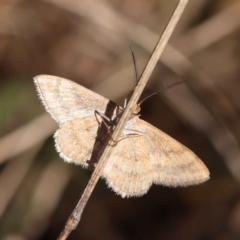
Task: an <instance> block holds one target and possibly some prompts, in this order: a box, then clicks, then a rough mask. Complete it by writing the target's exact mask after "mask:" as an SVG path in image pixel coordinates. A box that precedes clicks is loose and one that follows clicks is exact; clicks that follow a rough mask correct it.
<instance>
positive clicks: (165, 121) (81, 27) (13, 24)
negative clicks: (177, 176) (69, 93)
mask: <svg viewBox="0 0 240 240" xmlns="http://www.w3.org/2000/svg"><path fill="white" fill-rule="evenodd" d="M177 2H178V1H169V0H138V1H136V0H128V1H120V0H113V1H110V0H108V1H107V0H78V1H77V0H42V1H41V0H38V1H30V0H2V1H0V133H1V137H0V162H1V166H0V239H4V240H23V239H56V238H57V236H58V235H59V233H60V231H61V230H62V228H63V226H64V224H65V222H66V220H67V218H68V216H69V214H70V213H71V211H72V210H73V208H74V207H75V205H76V203H77V201H78V198H79V197H80V195H81V193H82V191H83V189H84V187H85V186H86V184H87V182H88V179H89V177H90V174H91V172H90V171H87V170H83V169H81V167H77V166H74V165H70V164H66V163H64V162H63V161H62V160H61V159H60V158H59V156H58V154H57V153H56V151H55V148H54V142H53V138H52V135H53V132H54V130H55V129H56V127H57V126H56V124H55V122H54V121H53V120H51V119H50V117H49V116H48V115H47V114H46V113H45V111H44V108H43V107H42V104H41V103H40V101H39V99H38V97H37V95H36V91H35V87H34V85H33V81H32V78H33V77H34V76H36V75H38V74H51V75H57V76H61V77H65V78H68V79H71V80H74V81H76V82H78V83H80V84H82V85H84V86H86V87H88V88H90V89H92V90H93V91H96V92H98V93H100V94H101V95H103V96H105V97H106V98H109V99H111V100H113V101H115V102H117V103H119V104H122V101H123V99H124V97H125V96H126V95H127V94H128V93H129V91H130V90H131V89H132V87H133V86H134V84H135V79H134V70H133V69H134V68H133V63H132V58H131V52H130V49H129V45H131V46H132V48H133V50H134V53H135V56H136V59H137V67H138V71H139V73H141V71H142V69H143V67H144V65H145V63H146V62H147V60H148V58H149V56H150V53H151V51H152V49H153V47H154V45H155V43H156V41H157V39H158V36H159V35H160V34H161V33H162V31H163V29H164V26H165V25H166V23H167V21H168V19H169V17H170V15H171V13H172V12H173V9H174V8H175V6H176V4H177ZM239 29H240V1H239V0H235V1H234V0H201V1H199V0H190V2H189V4H188V7H187V9H186V10H185V12H184V14H183V17H182V18H181V21H180V23H179V24H178V26H177V28H176V30H175V32H174V34H173V37H172V38H171V40H170V44H169V45H168V47H167V48H166V50H165V51H164V55H163V56H162V58H161V61H160V62H159V64H158V66H157V67H156V69H155V71H154V73H153V75H152V77H151V81H150V83H149V85H148V87H147V89H146V90H145V92H144V95H145V96H146V95H148V94H149V93H151V92H153V91H155V90H158V89H161V87H163V86H166V85H170V84H172V83H174V82H177V81H181V80H191V81H190V83H187V84H182V85H179V86H176V87H174V88H171V89H169V90H168V91H166V92H165V93H163V94H161V95H157V96H154V97H152V98H151V99H149V100H148V101H146V102H145V103H144V104H143V106H142V112H141V114H142V116H141V117H142V118H143V119H145V120H147V121H149V122H150V123H152V124H153V125H155V126H157V127H159V128H161V129H162V130H164V131H165V132H167V133H168V134H169V135H171V136H172V137H174V138H175V139H177V140H179V141H180V142H182V143H183V144H185V145H186V146H188V147H189V148H190V149H192V150H193V151H194V152H195V153H196V154H197V155H198V156H199V157H200V158H201V159H202V160H203V162H204V163H205V164H206V165H207V166H208V168H209V170H210V172H211V179H210V180H209V181H208V182H207V183H205V184H202V185H199V186H192V187H188V188H176V189H173V188H166V187H162V186H152V187H151V189H150V191H149V192H148V194H146V195H144V196H143V197H141V198H130V199H122V198H120V197H119V196H117V195H115V194H114V193H113V192H112V191H111V190H110V189H108V188H107V187H106V185H105V182H104V181H103V180H100V181H99V183H98V185H97V187H96V188H95V190H94V192H93V195H92V196H91V198H90V201H89V202H88V204H87V207H86V209H85V211H84V214H83V218H82V221H81V223H80V225H79V226H78V228H77V229H76V230H75V231H74V232H73V233H72V234H71V235H70V237H69V239H84V240H85V239H86V240H93V239H94V240H95V239H105V240H108V239H116V240H123V239H126V240H127V239H139V240H143V239H153V240H154V239H171V240H172V239H173V240H174V239H178V240H188V239H189V240H198V239H199V240H200V239H201V240H202V239H219V240H229V239H240V187H239V183H240V148H239V141H240V125H239V120H240V116H239V114H240V86H239V84H240V64H239V59H240V44H239V39H240V31H239Z"/></svg>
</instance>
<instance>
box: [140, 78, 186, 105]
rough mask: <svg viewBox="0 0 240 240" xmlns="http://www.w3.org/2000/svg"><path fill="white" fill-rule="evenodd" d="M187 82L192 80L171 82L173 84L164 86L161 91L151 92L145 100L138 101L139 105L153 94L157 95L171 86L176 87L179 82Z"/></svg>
mask: <svg viewBox="0 0 240 240" xmlns="http://www.w3.org/2000/svg"><path fill="white" fill-rule="evenodd" d="M186 82H190V80H185V81H180V82H176V83H173V84H171V85H168V86H165V87H163V88H162V89H160V90H159V91H156V92H154V93H152V94H150V95H149V96H147V97H145V98H144V99H143V100H141V101H140V102H139V103H138V105H141V104H142V103H143V102H144V101H145V100H147V99H148V98H150V97H152V96H154V95H156V94H158V93H162V92H164V91H166V90H167V89H169V88H171V87H174V86H176V85H179V84H181V83H186Z"/></svg>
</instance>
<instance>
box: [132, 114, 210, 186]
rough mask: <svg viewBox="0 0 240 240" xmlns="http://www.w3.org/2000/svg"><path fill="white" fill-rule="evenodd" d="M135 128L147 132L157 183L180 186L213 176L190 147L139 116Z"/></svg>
mask: <svg viewBox="0 0 240 240" xmlns="http://www.w3.org/2000/svg"><path fill="white" fill-rule="evenodd" d="M134 129H135V130H136V131H139V132H142V133H143V138H144V140H145V143H146V145H147V148H148V153H149V161H150V162H151V166H152V167H153V169H154V177H153V182H154V183H156V184H161V185H165V186H173V187H177V186H189V185H195V184H199V183H202V182H205V181H207V180H208V179H209V175H210V173H209V170H208V168H207V167H206V166H205V165H204V163H203V162H202V161H201V160H200V159H199V158H198V157H197V156H196V155H195V154H194V153H193V152H192V151H191V150H190V149H188V148H187V147H185V146H184V145H182V144H181V143H179V142H178V141H176V140H175V139H173V138H171V137H170V136H169V135H167V134H166V133H164V132H162V131H161V130H159V129H158V128H156V127H154V126H152V125H151V124H149V123H147V122H145V121H143V120H141V119H139V118H137V119H136V124H135V125H134Z"/></svg>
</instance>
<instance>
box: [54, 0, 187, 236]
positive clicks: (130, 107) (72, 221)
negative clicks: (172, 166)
mask: <svg viewBox="0 0 240 240" xmlns="http://www.w3.org/2000/svg"><path fill="white" fill-rule="evenodd" d="M187 2H188V0H180V1H179V3H178V5H177V7H176V9H175V11H174V13H173V15H172V17H171V19H170V21H169V23H168V25H167V26H166V28H165V30H164V32H163V34H162V36H161V37H160V39H159V41H158V42H157V44H156V47H155V49H154V50H153V53H152V55H151V57H150V59H149V61H148V63H147V65H146V67H145V69H144V71H143V73H142V75H141V78H140V80H139V82H138V84H137V86H136V87H135V90H134V92H133V94H132V96H131V98H130V100H129V102H128V104H127V106H126V108H125V110H124V113H123V115H122V117H121V119H120V121H119V123H118V124H117V126H116V129H115V130H114V132H113V134H112V139H113V141H114V140H115V141H116V140H118V138H119V136H120V134H121V133H122V131H123V128H124V126H125V125H126V123H127V121H128V119H129V117H130V115H131V114H132V113H133V111H134V108H135V106H136V104H137V101H138V99H139V97H140V95H141V93H142V91H143V89H144V87H145V86H146V84H147V82H148V80H149V78H150V75H151V73H152V71H153V69H154V67H155V66H156V64H157V62H158V60H159V58H160V56H161V54H162V52H163V50H164V48H165V46H166V44H167V42H168V40H169V38H170V36H171V34H172V32H173V30H174V28H175V27H176V25H177V22H178V20H179V18H180V16H181V14H182V12H183V10H184V9H185V7H186V5H187ZM110 141H111V140H110ZM113 149H114V147H112V146H111V144H106V145H105V147H104V150H103V152H102V155H101V157H100V159H99V162H98V164H97V166H96V168H95V170H94V172H93V174H92V176H91V178H90V180H89V182H88V185H87V187H86V188H85V190H84V192H83V194H82V196H81V198H80V200H79V202H78V204H77V206H76V208H75V209H74V210H73V212H72V214H71V215H70V217H69V219H68V221H67V223H66V225H65V228H64V230H63V231H62V233H61V234H60V236H59V238H58V240H65V239H67V237H68V236H69V234H70V233H71V232H72V231H73V230H74V229H75V228H76V227H77V225H78V223H79V221H80V219H81V216H82V212H83V210H84V207H85V206H86V203H87V201H88V199H89V197H90V195H91V193H92V191H93V189H94V187H95V185H96V183H97V181H98V180H99V178H100V176H101V173H102V171H103V168H104V166H105V165H106V163H107V161H108V159H109V157H110V155H111V153H112V151H113Z"/></svg>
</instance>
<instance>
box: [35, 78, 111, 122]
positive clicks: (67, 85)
mask: <svg viewBox="0 0 240 240" xmlns="http://www.w3.org/2000/svg"><path fill="white" fill-rule="evenodd" d="M34 83H35V85H36V88H37V92H38V95H39V97H40V99H41V100H42V103H43V105H44V107H45V109H46V110H47V112H48V113H49V114H50V115H51V117H52V118H53V119H54V120H55V121H56V122H57V123H58V124H62V123H64V122H66V121H72V120H74V119H76V118H84V117H89V116H94V112H95V110H97V111H99V112H100V113H103V114H105V115H108V113H106V109H108V110H109V115H111V114H113V111H114V109H115V107H116V104H115V103H113V102H111V101H109V100H108V99H106V98H104V97H102V96H100V95H99V94H97V93H95V92H93V91H91V90H89V89H87V88H85V87H83V86H81V85H79V84H77V83H75V82H72V81H70V80H67V79H64V78H60V77H56V76H50V75H39V76H36V77H34ZM109 117H111V116H109Z"/></svg>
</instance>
